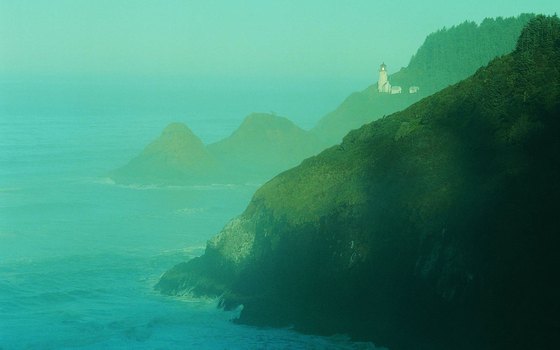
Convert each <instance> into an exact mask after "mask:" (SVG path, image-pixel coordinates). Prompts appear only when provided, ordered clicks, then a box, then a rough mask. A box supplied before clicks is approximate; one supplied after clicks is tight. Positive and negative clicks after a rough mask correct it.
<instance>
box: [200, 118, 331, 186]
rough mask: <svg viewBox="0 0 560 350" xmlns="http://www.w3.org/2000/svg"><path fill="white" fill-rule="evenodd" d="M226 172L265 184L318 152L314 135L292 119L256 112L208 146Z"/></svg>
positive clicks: (318, 148)
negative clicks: (221, 138)
mask: <svg viewBox="0 0 560 350" xmlns="http://www.w3.org/2000/svg"><path fill="white" fill-rule="evenodd" d="M208 150H209V151H210V152H211V153H212V154H213V155H214V156H215V157H216V158H217V159H219V160H220V161H221V163H222V164H223V165H224V167H226V168H227V169H235V170H237V173H238V174H237V176H238V177H239V178H240V179H243V180H245V181H248V180H253V181H264V180H268V179H270V178H271V177H273V176H274V175H276V174H278V173H280V172H282V171H284V170H286V169H289V168H292V167H294V166H296V165H298V164H299V163H300V162H301V161H302V160H303V159H305V158H307V157H309V156H311V155H313V154H315V153H318V152H319V151H320V147H319V145H318V143H317V142H316V140H315V139H314V138H313V136H311V135H309V134H308V133H307V132H306V131H305V130H303V129H301V128H300V127H298V126H297V125H295V124H294V123H292V122H291V121H290V120H289V119H287V118H285V117H280V116H276V115H273V114H266V113H253V114H251V115H249V116H247V117H246V118H245V120H243V123H241V125H240V126H239V128H238V129H237V130H236V131H235V132H233V134H231V135H230V136H229V137H227V138H225V139H223V140H221V141H219V142H216V143H213V144H211V145H209V146H208Z"/></svg>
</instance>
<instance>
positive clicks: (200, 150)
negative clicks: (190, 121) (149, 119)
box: [110, 123, 221, 184]
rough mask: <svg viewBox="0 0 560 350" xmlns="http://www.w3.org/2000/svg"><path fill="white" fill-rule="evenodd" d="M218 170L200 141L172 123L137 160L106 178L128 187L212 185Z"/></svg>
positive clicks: (189, 132) (185, 128)
mask: <svg viewBox="0 0 560 350" xmlns="http://www.w3.org/2000/svg"><path fill="white" fill-rule="evenodd" d="M220 170H221V169H220V168H219V165H218V163H217V161H216V160H215V159H214V157H213V156H212V155H211V154H210V153H209V152H208V151H207V150H206V148H205V146H204V144H203V143H202V141H201V140H200V139H199V138H198V137H197V136H196V135H195V134H193V132H192V131H191V130H190V129H189V128H188V127H187V126H186V125H184V124H182V123H172V124H169V125H168V126H167V127H166V128H165V129H164V130H163V132H162V133H161V135H160V137H159V138H157V139H156V140H155V141H154V142H152V143H150V144H149V145H148V146H147V147H146V148H145V149H144V151H143V152H142V153H141V154H140V155H139V156H138V157H136V158H134V159H132V160H131V161H130V162H129V163H128V164H127V165H126V166H124V167H122V168H120V169H117V170H115V171H114V172H112V173H111V174H110V176H111V178H113V179H114V180H115V181H116V182H119V183H129V184H130V183H135V184H145V183H148V184H160V183H165V184H176V183H188V182H191V183H199V182H203V181H208V180H210V181H212V180H213V179H215V178H216V176H217V174H218V173H219V172H220Z"/></svg>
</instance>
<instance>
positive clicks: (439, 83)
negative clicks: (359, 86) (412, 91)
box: [391, 14, 535, 92]
mask: <svg viewBox="0 0 560 350" xmlns="http://www.w3.org/2000/svg"><path fill="white" fill-rule="evenodd" d="M534 17H535V15H534V14H522V15H520V16H518V17H509V18H502V17H498V18H492V19H490V18H487V19H485V20H484V21H482V23H481V24H480V25H477V24H476V23H475V22H469V21H465V22H463V23H461V24H459V25H457V26H453V27H451V28H449V29H447V28H443V29H441V30H438V31H437V32H435V33H432V34H430V35H429V36H428V37H427V38H426V40H425V42H424V44H423V45H422V46H421V47H420V49H418V52H417V53H416V54H415V55H414V56H413V57H412V58H411V60H410V63H409V65H408V67H407V68H403V69H402V70H401V71H399V72H398V73H395V74H394V75H393V76H391V81H392V82H393V85H402V86H405V87H406V86H411V85H418V86H420V88H421V89H423V90H424V92H435V91H437V90H440V89H441V88H444V87H446V86H448V85H450V84H453V83H455V82H457V81H459V80H462V79H464V78H466V77H468V76H470V75H472V74H473V73H474V72H475V71H476V70H477V69H478V68H480V67H481V66H484V65H485V64H487V63H488V62H489V61H490V60H492V59H493V58H495V57H497V56H501V55H504V54H507V53H509V52H511V51H513V50H514V49H515V48H516V42H517V39H518V38H519V34H520V33H521V31H522V29H523V27H525V25H526V24H527V23H528V22H529V20H531V19H532V18H534Z"/></svg>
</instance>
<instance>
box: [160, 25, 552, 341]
mask: <svg viewBox="0 0 560 350" xmlns="http://www.w3.org/2000/svg"><path fill="white" fill-rule="evenodd" d="M559 66H560V21H559V20H558V18H557V17H543V16H538V17H536V18H535V19H533V20H532V21H531V22H530V24H529V25H528V26H527V28H525V29H524V31H523V33H522V35H521V38H520V40H519V42H518V45H517V48H516V50H515V51H514V52H513V53H512V54H510V55H507V56H504V57H501V58H499V59H496V60H494V61H492V62H491V63H490V64H489V65H488V67H485V68H483V69H480V70H479V71H478V72H477V73H476V74H475V75H474V76H473V77H471V78H469V79H467V80H465V81H463V82H461V83H459V84H457V85H454V86H452V87H449V88H447V89H445V90H443V91H441V92H440V93H437V94H435V95H433V96H431V97H429V98H426V99H425V100H423V101H421V102H419V103H416V104H415V105H413V106H412V107H410V108H408V109H407V110H405V111H403V112H400V113H396V114H394V115H391V116H389V117H386V118H382V119H380V120H378V121H376V122H373V123H371V124H368V125H366V126H364V127H362V128H360V129H359V130H356V131H353V132H351V133H350V134H348V135H347V136H346V137H345V138H344V141H343V142H342V144H340V145H338V146H334V147H331V148H329V149H328V150H326V151H324V152H323V153H321V154H320V155H318V156H316V157H312V158H309V159H307V160H305V161H304V162H303V163H302V164H301V165H300V166H298V167H297V168H294V169H292V170H289V171H287V172H284V173H282V174H281V175H279V176H277V177H275V178H274V179H273V180H271V181H270V182H268V183H267V184H266V185H264V186H263V187H262V188H260V189H259V190H258V191H257V193H256V194H255V196H254V197H253V199H252V201H251V203H250V204H249V206H248V208H247V209H246V210H245V212H244V213H243V214H242V215H241V216H240V217H238V218H236V219H234V221H232V222H231V223H230V224H229V225H227V226H226V227H225V228H224V229H223V231H222V232H221V233H220V234H219V235H218V236H217V237H216V238H215V239H213V240H211V241H210V242H209V244H208V246H207V249H206V252H205V254H204V255H203V256H201V257H199V258H196V259H193V260H191V261H189V262H187V263H184V264H181V265H178V266H176V267H174V268H173V269H172V270H170V271H168V272H167V273H166V274H165V275H164V276H163V277H162V278H161V280H160V282H159V283H158V285H157V288H158V289H159V290H161V291H162V292H164V293H168V294H176V293H178V292H189V293H192V294H195V295H211V296H221V300H222V305H224V306H225V307H226V308H230V307H235V306H237V305H240V304H242V305H243V306H244V308H243V311H242V312H241V315H240V318H239V322H243V323H248V324H256V325H267V326H287V325H293V326H294V327H295V328H296V329H298V330H301V331H304V332H313V333H321V334H333V333H347V334H350V335H351V336H353V337H354V338H356V339H368V340H372V341H374V342H375V343H376V344H380V345H384V346H388V347H389V348H391V349H412V348H414V349H472V348H477V349H526V348H538V349H545V348H554V347H557V346H558V345H559V341H558V340H559V339H558V338H559V335H558V334H560V333H559V332H558V330H559V329H560V323H559V321H558V317H557V314H558V312H559V311H560V302H559V300H558V295H560V287H558V283H555V282H556V281H555V278H556V277H555V276H556V272H557V271H558V269H559V268H560V261H559V259H558V249H559V248H560V237H559V236H558V234H557V232H558V230H559V228H560V216H558V210H559V209H560V205H559V201H560V180H559V179H560V158H559V156H558V155H559V154H560V138H559V137H558V135H559V134H560V119H558V116H560V89H559V88H558V87H559V86H560V71H559V70H558V67H559Z"/></svg>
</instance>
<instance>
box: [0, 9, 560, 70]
mask: <svg viewBox="0 0 560 350" xmlns="http://www.w3.org/2000/svg"><path fill="white" fill-rule="evenodd" d="M522 12H535V13H544V14H554V13H557V12H558V13H560V1H557V0H497V1H494V0H492V1H478V0H475V1H466V2H455V1H453V2H451V1H447V0H423V1H418V0H416V1H398V0H395V1H374V0H354V1H329V0H310V1H303V0H300V1H295V0H286V1H262V0H245V1H225V0H224V1H217V0H204V1H198V0H192V1H189V0H167V1H164V0H153V1H152V0H146V1H141V0H137V1H135V0H95V1H91V0H0V74H2V75H5V74H26V75H28V74H32V75H33V74H50V75H57V74H61V75H72V74H78V75H80V74H85V75H87V74H92V75H112V74H124V75H132V76H144V75H148V76H154V75H155V76H160V75H161V76H196V77H205V76H209V77H213V76H223V77H228V76H229V77H232V78H235V77H239V76H242V77H252V76H258V77H261V78H262V77H271V78H274V77H326V76H335V77H339V78H346V77H348V78H355V77H358V76H363V75H371V74H376V69H377V66H378V64H379V63H380V62H381V61H385V62H386V63H387V64H388V65H389V67H390V68H393V71H396V70H397V69H398V68H399V67H401V66H405V65H406V64H407V63H408V61H409V59H410V57H411V55H412V54H413V53H414V52H415V51H416V49H417V48H418V47H419V46H420V45H421V44H422V42H423V40H424V38H425V37H426V35H427V34H429V33H431V32H433V31H435V30H437V29H439V28H442V27H444V26H451V25H454V24H458V23H460V22H463V21H464V20H474V21H477V22H480V21H481V20H482V19H483V18H485V17H496V16H513V15H518V14H520V13H522Z"/></svg>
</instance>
